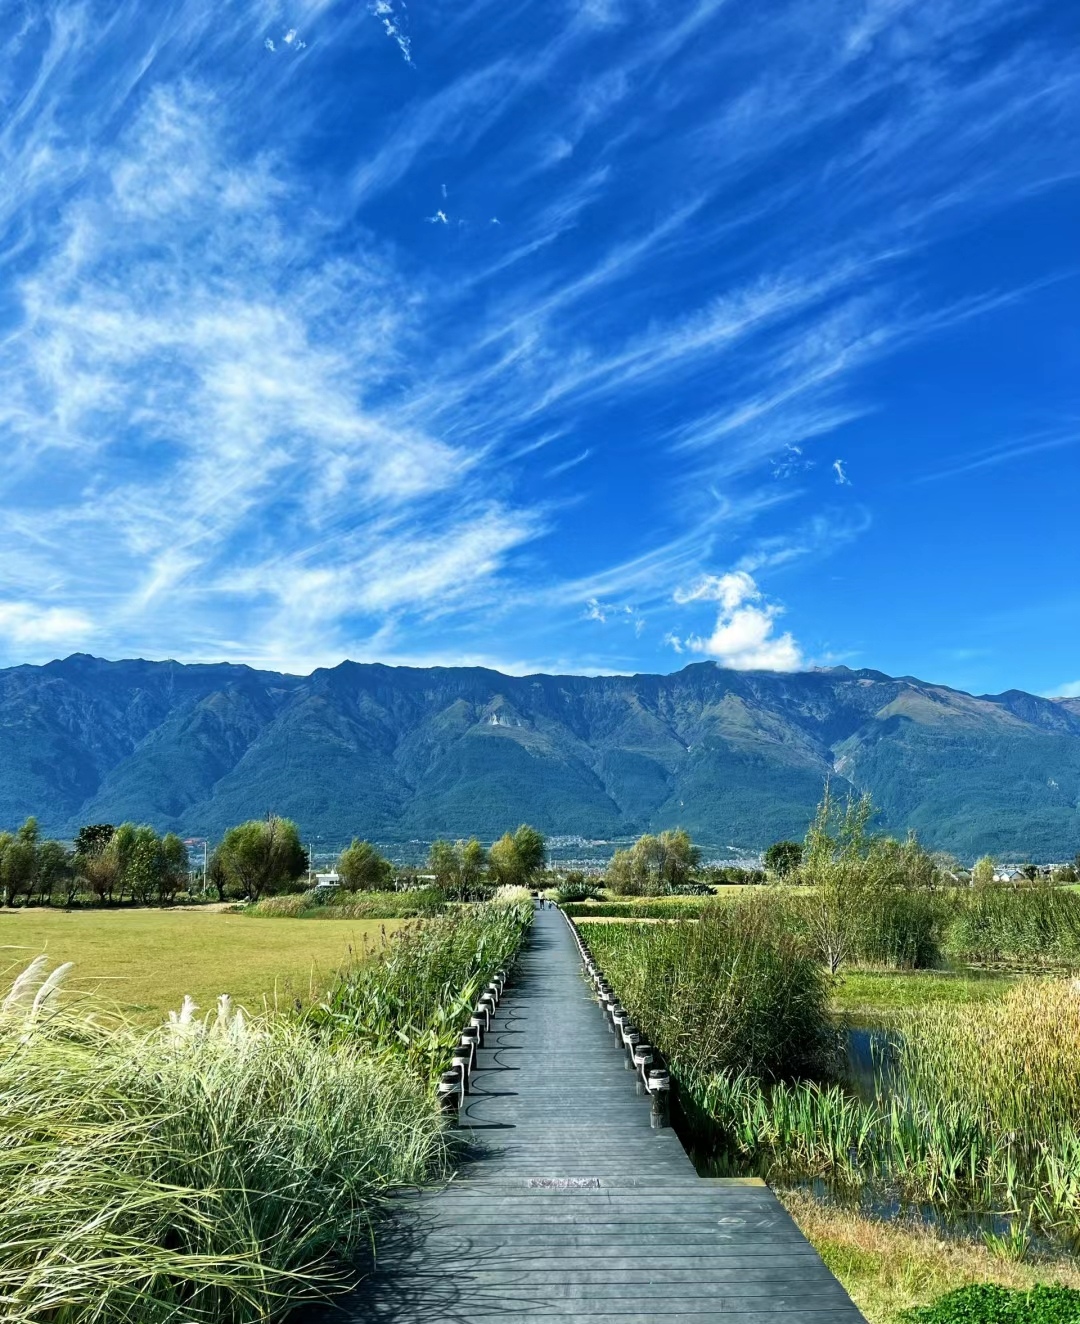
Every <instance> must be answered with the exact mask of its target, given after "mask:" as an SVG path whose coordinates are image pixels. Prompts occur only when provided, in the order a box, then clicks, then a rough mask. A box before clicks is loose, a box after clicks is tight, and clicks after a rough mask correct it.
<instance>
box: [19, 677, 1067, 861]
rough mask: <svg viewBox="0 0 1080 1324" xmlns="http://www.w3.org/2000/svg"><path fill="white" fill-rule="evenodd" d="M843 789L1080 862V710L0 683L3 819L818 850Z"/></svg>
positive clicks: (518, 691) (844, 690) (844, 692)
mask: <svg viewBox="0 0 1080 1324" xmlns="http://www.w3.org/2000/svg"><path fill="white" fill-rule="evenodd" d="M826 776H832V777H834V778H840V779H841V781H842V782H846V783H848V784H850V785H851V786H852V787H854V788H855V789H857V790H860V791H861V790H869V791H870V792H871V793H872V794H873V796H874V799H875V802H876V803H877V804H878V805H879V807H880V809H881V811H882V817H881V822H882V826H884V827H887V828H888V829H889V830H892V831H900V832H902V831H904V830H905V829H906V828H908V827H912V828H914V829H916V830H917V831H918V832H919V834H920V836H921V837H923V839H924V840H926V841H927V842H928V844H930V845H933V846H938V847H941V848H945V849H950V850H954V851H957V852H958V853H960V854H962V855H972V854H974V853H981V852H982V851H992V852H994V853H997V854H1004V855H1014V856H1015V855H1032V856H1039V857H1044V858H1051V857H1061V856H1064V855H1071V854H1072V853H1073V852H1074V851H1075V850H1076V849H1077V848H1078V847H1080V808H1078V806H1080V702H1077V701H1069V700H1067V699H1046V698H1042V697H1040V696H1038V695H1031V694H1027V693H1025V692H1024V691H1021V690H1015V689H1014V690H1007V691H1004V692H1003V693H1002V694H999V695H971V694H968V693H966V692H965V691H962V690H956V689H952V688H951V687H948V686H943V685H938V684H934V683H931V682H926V681H922V680H919V679H918V678H917V677H906V676H905V677H892V676H888V675H887V674H886V673H884V672H881V671H876V670H873V669H870V668H859V669H852V668H848V667H829V668H817V669H814V670H811V671H805V672H794V673H779V672H747V671H728V670H725V669H723V668H721V667H719V666H717V665H716V664H715V663H712V662H696V663H691V664H690V665H689V666H687V667H684V668H683V669H682V670H680V671H677V672H673V673H671V674H670V675H660V674H656V673H649V672H640V673H636V674H634V675H631V676H627V675H605V676H581V675H573V674H567V675H548V674H546V673H542V672H537V673H533V674H532V675H527V676H509V675H506V674H504V673H502V672H499V671H495V670H493V669H490V668H484V667H409V666H390V665H387V664H384V663H360V662H352V661H345V662H342V663H340V664H338V665H337V666H335V667H323V668H317V669H316V670H314V671H313V672H311V674H310V675H308V676H296V675H290V674H288V673H281V672H274V671H266V670H260V669H257V668H254V667H251V666H248V665H247V664H245V663H233V662H219V663H180V662H176V661H171V660H166V661H161V662H158V661H151V660H147V659H124V660H119V661H109V660H106V659H102V658H96V657H93V656H92V655H90V654H72V655H71V656H70V657H68V658H64V659H57V660H55V661H52V662H48V663H45V664H42V665H40V666H37V665H31V664H23V665H20V666H16V667H10V668H7V669H3V670H0V825H5V826H11V825H12V824H13V823H15V822H17V821H20V820H21V818H22V817H25V816H26V815H27V814H30V813H35V814H36V815H37V816H38V817H39V819H40V820H41V823H42V826H43V827H44V828H45V829H46V830H48V831H51V832H58V833H65V834H69V833H71V832H73V831H74V830H76V829H77V827H78V826H79V825H80V824H81V823H84V822H88V821H95V820H109V821H120V820H122V819H125V818H132V819H138V820H140V821H147V822H152V823H154V824H155V826H158V827H159V828H166V827H167V828H171V829H174V830H178V831H181V832H183V833H185V834H188V835H207V836H215V835H217V834H218V833H220V831H222V830H223V829H224V828H225V827H227V826H228V825H229V824H230V823H233V822H236V821H238V820H240V819H243V818H247V817H251V816H253V815H258V814H262V813H265V812H266V811H267V810H270V809H273V810H274V811H276V812H280V813H285V814H288V815H289V816H290V817H294V818H296V819H297V820H298V821H299V822H300V823H301V826H302V827H303V829H304V831H305V832H310V833H316V834H317V833H322V834H324V835H329V836H335V837H347V836H351V835H353V834H357V835H367V836H374V837H377V838H379V839H381V840H385V841H395V840H398V841H405V840H408V839H410V838H412V837H424V838H430V837H432V836H435V835H442V834H448V835H461V834H464V833H473V832H476V833H478V834H479V835H481V836H492V835H494V834H496V833H497V832H499V831H502V829H503V828H505V827H506V826H507V825H511V824H513V823H516V822H518V821H521V820H524V819H527V820H529V821H531V822H535V823H536V824H537V826H539V827H541V828H542V829H543V830H545V831H548V832H559V833H564V834H580V835H583V836H600V837H607V836H621V835H628V834H632V833H636V832H640V831H645V830H653V829H658V828H662V827H669V826H674V825H675V824H676V823H680V824H682V825H683V826H686V827H687V828H688V829H689V830H691V831H692V832H693V833H694V834H695V835H697V836H699V837H701V838H703V839H706V840H724V841H730V842H733V843H737V844H738V845H740V846H742V847H745V848H746V849H758V848H760V847H762V846H764V845H766V844H768V842H769V841H771V840H775V839H776V838H778V837H781V836H787V835H797V836H801V834H802V832H803V831H804V830H805V825H806V821H807V818H808V817H809V815H810V813H811V812H812V810H813V806H814V804H815V803H816V801H817V799H818V798H819V796H820V792H821V785H822V782H823V780H824V778H825V777H826Z"/></svg>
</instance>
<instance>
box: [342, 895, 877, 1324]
mask: <svg viewBox="0 0 1080 1324" xmlns="http://www.w3.org/2000/svg"><path fill="white" fill-rule="evenodd" d="M586 961H588V962H591V957H590V956H589V954H588V952H587V950H581V949H579V947H578V946H577V943H576V937H575V934H574V932H573V930H572V928H571V926H570V925H569V924H568V922H567V921H566V920H565V918H564V917H563V915H562V914H561V912H559V911H558V910H556V909H554V908H544V909H541V910H539V911H537V913H536V915H535V917H534V921H533V925H532V928H531V930H530V933H529V936H528V939H527V941H526V944H525V946H524V948H523V951H522V954H521V957H520V959H519V962H518V965H517V968H516V972H515V975H514V979H513V981H512V982H511V983H510V984H509V985H507V986H506V988H505V989H503V990H501V991H500V996H499V998H498V1001H497V1004H496V1006H495V1008H494V1010H493V1011H491V1010H490V1008H489V1009H488V1011H487V1012H486V1013H482V1014H481V1015H480V1017H479V1021H480V1023H479V1024H478V1025H476V1026H475V1027H474V1028H476V1029H479V1031H480V1035H479V1039H480V1044H479V1047H478V1050H477V1051H476V1052H475V1054H474V1053H473V1052H472V1051H471V1045H467V1044H462V1045H460V1048H461V1050H462V1054H461V1059H460V1060H461V1061H462V1064H463V1065H462V1068H461V1069H460V1070H459V1071H458V1073H457V1077H456V1080H455V1079H454V1078H453V1077H447V1078H446V1079H445V1080H444V1084H445V1085H446V1086H448V1087H450V1089H448V1091H447V1099H448V1101H449V1102H450V1103H451V1104H452V1105H453V1106H455V1107H456V1106H457V1104H458V1103H460V1116H459V1119H458V1120H459V1135H460V1139H461V1141H462V1143H463V1144H464V1145H465V1146H467V1147H468V1150H469V1152H470V1157H469V1159H468V1161H467V1162H466V1163H465V1164H464V1165H463V1166H462V1168H461V1170H460V1171H459V1173H458V1175H457V1177H456V1179H455V1180H454V1181H453V1183H452V1184H450V1185H449V1186H447V1187H446V1188H444V1189H442V1190H438V1191H433V1190H429V1191H424V1192H419V1193H417V1194H416V1195H414V1196H412V1197H409V1198H408V1199H401V1200H399V1201H398V1202H397V1208H398V1210H399V1212H400V1215H401V1216H400V1217H399V1219H398V1220H397V1221H396V1223H395V1231H394V1235H393V1239H392V1240H391V1241H385V1240H384V1242H383V1247H382V1251H381V1255H380V1260H379V1265H378V1268H377V1272H376V1273H375V1275H374V1276H373V1277H372V1278H371V1279H369V1280H368V1281H367V1282H366V1283H364V1284H362V1285H361V1287H360V1288H359V1289H358V1290H357V1291H356V1293H354V1295H353V1296H352V1297H351V1298H350V1299H349V1300H348V1302H347V1303H346V1305H345V1310H344V1314H341V1313H339V1312H338V1310H335V1311H334V1312H333V1314H332V1315H328V1316H326V1317H325V1318H326V1319H334V1320H337V1321H339V1322H340V1321H342V1320H344V1321H356V1324H359V1321H361V1320H363V1321H365V1322H367V1321H372V1320H374V1321H387V1322H388V1321H394V1322H395V1324H419V1322H420V1321H423V1322H424V1324H430V1321H433V1320H446V1321H451V1320H452V1321H455V1324H472V1322H473V1321H481V1320H482V1321H484V1324H511V1322H512V1324H520V1320H521V1319H522V1318H527V1319H528V1320H529V1321H530V1324H554V1322H555V1321H559V1322H560V1324H566V1322H567V1321H586V1320H587V1321H588V1322H589V1324H616V1321H618V1324H627V1322H628V1321H639V1322H640V1324H644V1322H645V1321H658V1320H664V1319H668V1318H671V1319H675V1318H682V1317H684V1316H693V1318H694V1319H695V1320H697V1321H700V1322H701V1324H708V1322H709V1321H721V1320H723V1321H724V1324H750V1322H751V1321H770V1320H775V1321H781V1320H784V1319H790V1320H796V1319H798V1320H800V1321H802V1320H813V1321H814V1322H815V1324H859V1321H860V1320H861V1316H860V1315H859V1314H858V1312H857V1311H856V1309H855V1307H854V1306H853V1305H852V1304H851V1302H850V1300H849V1298H848V1297H847V1295H846V1293H845V1292H844V1291H843V1289H842V1288H841V1287H840V1285H839V1283H837V1281H836V1280H835V1279H834V1278H833V1277H832V1275H831V1274H830V1273H829V1272H828V1270H827V1269H826V1268H825V1266H824V1265H823V1264H822V1262H821V1260H820V1259H819V1257H818V1256H817V1254H816V1252H815V1251H814V1250H813V1249H812V1248H811V1246H810V1245H809V1243H808V1242H807V1241H806V1239H805V1238H804V1237H803V1236H802V1234H801V1233H800V1232H799V1231H798V1230H797V1228H796V1227H795V1225H794V1223H793V1222H792V1221H791V1219H790V1218H789V1217H788V1215H787V1214H786V1212H785V1211H784V1210H783V1209H782V1208H781V1206H780V1204H779V1203H778V1201H777V1200H776V1199H775V1197H774V1196H773V1194H772V1192H771V1191H769V1190H768V1188H767V1187H766V1186H765V1185H764V1183H762V1182H760V1181H758V1180H755V1179H750V1180H733V1181H720V1180H708V1179H703V1178H699V1177H698V1176H697V1175H696V1173H695V1171H694V1168H693V1166H692V1164H691V1162H690V1160H689V1158H688V1157H687V1155H686V1153H685V1151H684V1150H683V1148H682V1146H681V1144H680V1143H679V1140H678V1137H677V1136H676V1135H675V1133H674V1131H673V1130H672V1129H671V1128H670V1127H667V1126H665V1125H663V1123H664V1120H665V1118H664V1107H663V1102H662V1095H663V1093H664V1091H663V1088H662V1087H663V1084H664V1082H665V1079H666V1077H665V1075H664V1071H663V1066H662V1064H661V1063H660V1062H659V1059H658V1058H654V1059H653V1060H651V1061H649V1060H647V1058H648V1057H649V1056H650V1055H649V1054H648V1050H647V1049H646V1048H643V1047H642V1045H641V1042H640V1039H637V1040H635V1037H634V1036H635V1034H636V1031H634V1030H633V1029H632V1028H631V1027H629V1026H628V1025H627V1024H626V1019H627V1018H626V1016H625V1014H624V1013H623V1012H622V1009H621V1008H619V1007H617V1006H616V1007H612V1006H611V1005H610V1004H611V1001H612V998H611V993H610V989H607V988H602V987H601V985H600V975H599V972H596V973H595V977H594V975H593V973H592V971H590V969H589V967H588V966H586V965H585V962H586ZM593 969H595V967H593ZM583 975H584V976H585V977H584V978H583ZM601 993H602V994H603V995H604V1001H605V1004H607V1005H608V1007H609V1010H607V1011H605V1010H603V1009H602V1008H601V1006H600V1005H598V1003H599V1001H600V994H601ZM616 1025H617V1026H618V1027H619V1029H618V1034H617V1036H616V1032H615V1028H614V1027H615V1026H616ZM627 1045H628V1046H629V1047H630V1049H631V1050H632V1049H633V1048H634V1047H635V1046H636V1047H637V1048H638V1050H639V1051H638V1054H637V1059H638V1061H637V1069H635V1064H634V1058H633V1054H632V1052H630V1053H629V1054H628V1052H627ZM640 1069H644V1070H645V1074H639V1070H640ZM463 1076H464V1077H465V1081H464V1084H465V1092H464V1094H463V1095H458V1096H457V1097H454V1095H453V1093H452V1092H451V1091H452V1089H453V1087H454V1086H455V1085H460V1084H461V1083H462V1077H463ZM647 1086H651V1089H650V1090H648V1093H647ZM320 1318H323V1317H321V1316H320Z"/></svg>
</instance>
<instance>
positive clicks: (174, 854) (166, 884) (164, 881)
mask: <svg viewBox="0 0 1080 1324" xmlns="http://www.w3.org/2000/svg"><path fill="white" fill-rule="evenodd" d="M160 867H161V872H160V874H159V876H158V897H159V899H160V901H161V904H162V905H163V906H168V905H171V904H172V902H173V901H174V900H175V899H176V894H177V892H182V891H183V890H184V889H185V888H186V887H187V886H188V885H189V884H190V882H191V861H190V859H189V858H188V848H187V847H186V846H185V845H184V843H183V842H182V841H181V840H180V838H179V837H178V836H177V835H176V833H175V832H166V833H165V835H164V836H163V837H162V838H161V856H160Z"/></svg>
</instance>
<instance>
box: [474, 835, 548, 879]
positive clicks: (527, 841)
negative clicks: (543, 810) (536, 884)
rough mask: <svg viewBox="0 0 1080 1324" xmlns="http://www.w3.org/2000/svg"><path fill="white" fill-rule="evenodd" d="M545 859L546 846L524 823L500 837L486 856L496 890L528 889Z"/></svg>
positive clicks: (539, 836)
mask: <svg viewBox="0 0 1080 1324" xmlns="http://www.w3.org/2000/svg"><path fill="white" fill-rule="evenodd" d="M546 859H547V842H546V840H545V839H544V836H543V834H542V833H540V832H537V830H536V828H534V827H530V826H529V824H528V823H522V824H521V826H520V827H519V828H518V829H517V830H516V831H515V832H512V833H511V832H506V833H504V834H503V835H502V836H501V837H500V838H499V840H498V841H497V842H495V844H494V845H493V846H492V848H491V850H490V851H489V853H488V864H489V867H490V869H491V873H492V876H493V877H494V879H495V881H496V882H497V883H498V884H499V886H500V887H529V886H530V885H531V884H532V883H533V881H534V880H535V878H536V875H537V874H538V873H540V872H541V870H542V869H543V867H544V864H545V862H546Z"/></svg>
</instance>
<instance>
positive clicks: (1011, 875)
mask: <svg viewBox="0 0 1080 1324" xmlns="http://www.w3.org/2000/svg"><path fill="white" fill-rule="evenodd" d="M1025 881H1026V879H1025V878H1024V875H1023V874H1022V873H1021V872H1020V870H1019V869H998V871H997V872H996V873H995V874H994V882H995V883H1020V882H1025Z"/></svg>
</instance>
